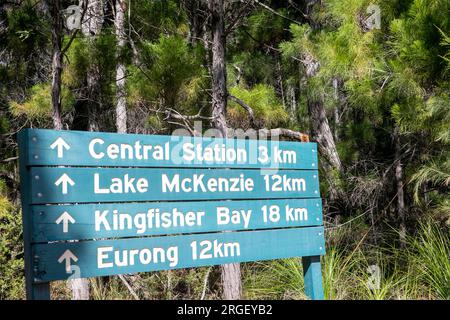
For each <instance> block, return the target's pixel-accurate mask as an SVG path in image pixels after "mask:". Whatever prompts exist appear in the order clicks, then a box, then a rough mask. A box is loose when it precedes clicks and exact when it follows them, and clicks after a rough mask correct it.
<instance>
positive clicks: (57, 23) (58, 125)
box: [47, 0, 63, 130]
mask: <svg viewBox="0 0 450 320" xmlns="http://www.w3.org/2000/svg"><path fill="white" fill-rule="evenodd" d="M47 5H48V7H49V8H50V14H51V18H52V46H53V48H52V109H53V115H52V118H53V127H54V128H55V129H56V130H62V128H63V123H62V119H61V73H62V54H61V44H62V40H61V37H62V36H61V35H62V17H61V1H60V0H54V1H48V2H47Z"/></svg>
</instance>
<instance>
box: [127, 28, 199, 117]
mask: <svg viewBox="0 0 450 320" xmlns="http://www.w3.org/2000/svg"><path fill="white" fill-rule="evenodd" d="M198 54H199V52H197V51H195V50H193V49H191V48H190V47H189V46H188V44H187V43H186V41H185V40H184V39H183V38H181V37H179V36H171V37H164V36H161V37H160V38H159V39H158V41H157V42H156V43H152V42H146V43H145V44H144V46H143V50H142V61H143V66H142V67H141V71H142V72H138V70H135V72H133V77H132V78H131V79H130V80H129V81H128V86H129V92H130V99H129V102H130V103H132V104H136V103H138V102H139V101H146V102H147V103H150V104H151V105H153V106H157V107H159V106H160V105H162V106H164V107H168V108H174V109H178V110H183V109H186V108H188V107H190V106H191V105H192V104H193V103H195V102H196V101H197V99H198V97H199V95H200V93H201V90H202V87H203V85H204V81H205V79H204V76H205V72H204V70H203V68H202V67H201V65H200V63H199V60H198V57H197V55H198ZM144 68H145V69H144Z"/></svg>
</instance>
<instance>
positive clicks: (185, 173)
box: [31, 167, 320, 204]
mask: <svg viewBox="0 0 450 320" xmlns="http://www.w3.org/2000/svg"><path fill="white" fill-rule="evenodd" d="M31 175H32V177H31V178H32V188H31V193H32V194H31V201H32V203H33V204H48V203H72V202H76V203H89V202H129V201H153V200H155V201H170V200H214V199H227V200H232V199H276V198H317V197H319V196H320V195H319V181H318V172H317V171H312V170H304V171H303V170H264V171H261V170H244V169H166V168H152V169H142V168H127V169H125V168H60V167H58V168H55V167H32V168H31Z"/></svg>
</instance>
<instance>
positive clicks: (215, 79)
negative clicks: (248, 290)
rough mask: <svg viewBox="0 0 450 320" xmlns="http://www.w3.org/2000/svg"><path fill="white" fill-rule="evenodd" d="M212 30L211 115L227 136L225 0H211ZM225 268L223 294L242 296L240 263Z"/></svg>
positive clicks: (226, 265) (233, 296) (229, 296)
mask: <svg viewBox="0 0 450 320" xmlns="http://www.w3.org/2000/svg"><path fill="white" fill-rule="evenodd" d="M208 6H209V10H210V14H211V16H210V18H211V30H212V42H213V43H212V68H211V69H212V116H213V120H212V122H213V126H214V127H215V128H216V129H217V131H218V133H217V135H219V136H222V137H226V136H227V122H226V112H227V98H228V94H227V79H226V66H225V45H226V39H225V33H224V29H225V23H224V10H223V0H208ZM221 269H222V286H223V298H224V299H226V300H237V299H240V298H241V290H242V289H241V288H242V284H241V269H240V265H239V263H231V264H225V265H222V266H221Z"/></svg>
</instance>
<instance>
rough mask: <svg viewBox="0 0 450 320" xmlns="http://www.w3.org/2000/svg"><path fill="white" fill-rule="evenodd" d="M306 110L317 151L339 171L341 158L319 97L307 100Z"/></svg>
mask: <svg viewBox="0 0 450 320" xmlns="http://www.w3.org/2000/svg"><path fill="white" fill-rule="evenodd" d="M308 112H309V115H310V117H311V126H312V128H311V129H312V130H311V131H312V138H313V140H315V141H317V143H318V145H319V152H320V153H321V154H323V155H324V156H325V157H326V159H327V161H328V163H329V164H330V165H331V166H332V167H333V168H334V169H336V170H338V171H339V172H340V171H341V170H342V164H341V159H340V158H339V154H338V152H337V149H336V144H335V142H334V138H333V133H332V132H331V128H330V125H329V123H328V119H327V115H326V112H325V107H324V105H323V101H321V100H320V99H318V100H315V99H313V100H309V101H308Z"/></svg>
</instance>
